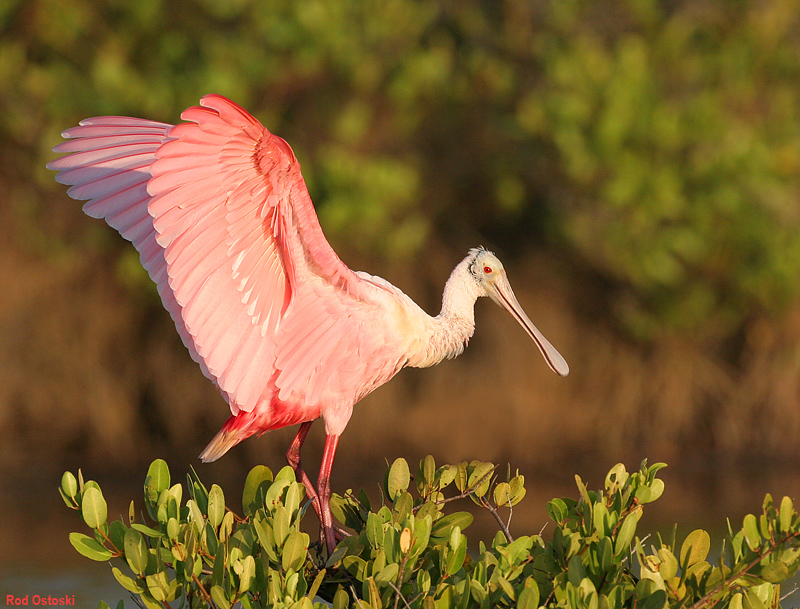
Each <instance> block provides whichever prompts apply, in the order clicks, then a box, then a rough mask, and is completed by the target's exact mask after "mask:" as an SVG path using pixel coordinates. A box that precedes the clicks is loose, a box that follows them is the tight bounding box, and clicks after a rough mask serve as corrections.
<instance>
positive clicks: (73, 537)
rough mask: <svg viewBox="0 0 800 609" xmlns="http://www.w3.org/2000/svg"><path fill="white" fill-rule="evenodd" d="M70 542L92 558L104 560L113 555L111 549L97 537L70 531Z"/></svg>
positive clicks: (81, 552)
mask: <svg viewBox="0 0 800 609" xmlns="http://www.w3.org/2000/svg"><path fill="white" fill-rule="evenodd" d="M69 542H70V543H71V544H72V547H73V548H75V549H76V550H77V551H78V552H79V553H80V554H82V555H83V556H85V557H86V558H90V559H91V560H96V561H98V562H104V561H106V560H108V559H109V558H111V557H112V556H113V553H112V552H111V550H108V549H107V548H104V547H103V546H101V545H100V544H99V543H98V541H97V540H96V539H92V538H91V537H89V536H88V535H84V534H83V533H70V534H69Z"/></svg>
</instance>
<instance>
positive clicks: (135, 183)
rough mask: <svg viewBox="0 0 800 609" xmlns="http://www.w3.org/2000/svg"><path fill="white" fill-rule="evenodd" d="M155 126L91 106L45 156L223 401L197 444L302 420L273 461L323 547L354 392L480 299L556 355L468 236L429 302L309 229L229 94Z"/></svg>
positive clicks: (449, 344) (441, 334) (469, 327)
mask: <svg viewBox="0 0 800 609" xmlns="http://www.w3.org/2000/svg"><path fill="white" fill-rule="evenodd" d="M181 118H182V119H183V120H184V121H186V122H183V123H181V124H179V125H168V124H165V123H159V122H155V121H150V120H144V119H138V118H127V117H116V116H103V117H99V118H90V119H86V120H84V121H81V123H80V125H79V126H78V127H74V128H72V129H68V130H67V131H65V132H64V133H63V136H64V137H65V138H67V140H68V141H66V142H64V143H62V144H59V145H58V146H56V147H55V149H54V151H55V152H66V153H69V154H67V155H66V156H62V157H60V158H58V159H57V160H54V161H52V162H51V163H49V164H48V168H50V169H53V170H56V171H58V172H59V173H58V175H57V176H56V180H57V181H58V182H60V183H62V184H69V185H71V188H70V189H69V190H68V193H69V195H70V196H71V197H72V198H74V199H82V200H87V201H88V202H87V203H86V204H85V205H84V207H83V210H84V211H85V212H86V213H87V214H88V215H89V216H92V217H93V218H103V219H104V220H105V221H106V222H107V223H108V224H109V225H110V226H111V227H113V228H115V229H116V230H117V231H119V233H120V234H121V235H122V236H123V237H124V238H126V239H128V240H129V241H132V242H133V245H134V247H135V248H136V249H137V250H138V252H139V255H140V259H141V262H142V264H143V265H144V268H145V269H146V270H147V272H148V273H149V274H150V277H151V278H152V279H153V281H154V282H155V283H156V285H157V286H158V292H159V294H160V295H161V299H162V301H163V303H164V306H165V307H166V309H167V310H168V311H169V313H170V315H171V316H172V319H173V321H174V322H175V326H176V327H177V329H178V333H179V334H180V336H181V339H183V343H184V345H186V347H187V348H188V350H189V353H190V354H191V356H192V359H194V360H195V361H196V362H197V363H198V364H199V365H200V368H201V369H202V371H203V374H205V375H206V376H207V377H208V378H209V379H211V380H212V381H213V382H214V383H215V384H216V385H217V387H218V388H219V390H220V392H221V393H222V395H223V397H224V398H225V400H226V401H227V402H228V404H229V405H230V409H231V417H230V418H229V419H228V421H227V422H226V423H225V425H224V426H223V427H222V430H221V431H220V432H219V433H218V434H217V435H216V436H215V437H214V439H213V440H211V442H210V443H209V445H208V446H207V447H206V448H205V450H204V451H203V452H202V454H201V455H200V458H201V459H202V460H203V461H214V460H216V459H219V458H220V457H221V456H222V455H223V454H225V453H226V452H227V451H228V450H229V449H230V448H231V447H232V446H234V445H236V444H238V443H239V442H241V441H242V440H244V439H245V438H248V437H249V436H252V435H253V434H261V433H263V432H265V431H269V430H271V429H278V428H281V427H285V426H288V425H296V424H298V423H299V424H300V429H299V431H298V432H297V436H296V437H295V439H294V441H293V442H292V444H291V446H290V448H289V450H288V452H287V454H286V458H287V460H288V462H289V463H290V464H291V465H292V467H293V468H294V469H295V472H296V473H297V476H298V478H299V479H300V480H301V481H302V483H303V484H304V486H305V487H306V489H307V492H308V495H309V497H310V498H311V500H312V503H313V505H314V508H315V510H316V512H317V514H318V515H319V518H320V523H321V525H322V531H323V536H324V539H325V543H326V545H327V548H328V551H329V552H332V551H333V549H334V547H335V545H336V535H337V534H338V532H337V531H336V530H335V529H334V525H333V519H332V516H331V511H330V505H329V500H330V496H331V487H330V472H331V467H332V465H333V458H334V454H335V452H336V446H337V444H338V442H339V436H340V435H341V433H342V432H343V431H344V428H345V426H346V425H347V422H348V420H349V419H350V415H351V413H352V410H353V405H354V404H355V403H356V402H358V401H359V400H360V399H361V398H363V397H364V396H365V395H367V394H368V393H369V392H370V391H372V390H373V389H375V388H376V387H378V386H380V385H382V384H383V383H385V382H386V381H388V380H389V379H390V378H391V377H393V376H394V375H395V374H396V373H397V372H398V371H399V370H400V369H401V368H403V367H404V366H415V367H420V368H422V367H427V366H432V365H434V364H437V363H438V362H440V361H442V360H443V359H445V358H452V357H455V356H456V355H458V354H460V353H461V352H462V351H463V350H464V347H465V345H466V343H467V340H468V339H469V338H470V336H472V333H473V331H474V329H475V322H474V312H473V308H474V304H475V301H476V299H477V298H478V297H480V296H489V297H490V298H491V299H492V300H494V301H495V302H496V303H497V304H499V305H501V306H502V307H505V308H506V309H507V310H508V311H509V312H510V313H511V314H512V315H513V316H514V318H515V319H516V320H517V321H518V322H519V323H520V324H521V325H522V327H523V328H524V329H525V331H526V332H527V333H528V334H529V335H530V337H531V338H532V339H533V340H534V341H535V342H536V344H537V346H538V347H539V349H540V350H541V352H542V355H544V358H545V360H546V361H547V363H548V365H549V366H550V367H551V368H552V369H553V370H554V371H555V372H557V373H558V374H560V375H562V376H566V374H567V373H568V372H569V367H568V366H567V363H566V361H564V358H563V357H561V355H560V354H559V353H558V352H557V351H556V350H555V349H554V348H553V346H552V345H551V344H550V343H549V342H548V341H547V340H546V339H545V338H544V336H542V335H541V333H540V332H539V331H538V330H537V329H536V327H535V326H534V325H533V323H532V322H531V321H530V319H528V317H527V315H525V313H524V312H523V310H522V308H521V307H520V305H519V303H518V302H517V299H516V297H515V296H514V292H513V291H512V290H511V285H510V284H509V282H508V278H507V277H506V272H505V270H504V269H503V265H502V264H501V263H500V261H499V260H498V259H497V258H496V257H495V256H494V254H492V253H491V252H488V251H486V250H484V249H483V248H477V249H472V250H470V251H469V254H468V255H467V257H466V258H464V260H462V261H461V262H460V263H459V264H458V265H457V266H456V267H455V270H453V272H452V274H451V275H450V278H449V279H448V281H447V284H446V285H445V288H444V296H443V298H442V310H441V312H440V313H439V315H437V316H436V317H431V316H429V315H427V314H426V313H425V312H424V311H423V310H422V309H421V308H420V307H418V306H417V305H416V304H415V303H414V302H413V301H412V300H411V299H410V298H409V297H408V296H406V295H405V294H404V293H403V292H401V291H400V290H399V289H397V288H396V287H395V286H393V285H392V284H390V283H389V282H388V281H386V280H384V279H381V278H380V277H375V276H372V275H368V274H367V273H363V272H354V271H351V270H350V269H349V268H347V266H345V264H344V263H343V262H342V261H341V260H340V259H339V257H338V256H337V255H336V253H335V252H334V251H333V249H332V248H331V247H330V245H329V244H328V242H327V241H326V240H325V237H324V235H323V233H322V229H321V228H320V225H319V222H318V220H317V216H316V214H315V212H314V207H313V205H312V203H311V199H310V197H309V194H308V191H307V189H306V185H305V183H304V181H303V177H302V175H301V173H300V165H299V164H298V162H297V159H296V158H295V156H294V153H293V152H292V150H291V148H290V147H289V145H288V144H287V143H286V142H285V141H284V140H282V139H281V138H279V137H277V136H275V135H273V134H271V133H270V132H269V131H267V130H266V129H265V128H264V127H263V126H262V125H261V124H260V123H259V122H258V121H257V120H256V119H255V118H253V117H252V116H251V115H250V114H248V113H247V112H245V111H244V110H243V109H242V108H240V107H239V106H237V105H236V104H234V103H233V102H231V101H229V100H227V99H225V98H223V97H220V96H218V95H208V96H206V97H204V98H203V99H202V100H200V106H197V107H192V108H189V109H188V110H186V111H184V112H183V114H181ZM319 417H322V419H323V420H324V421H325V431H326V434H327V438H326V441H325V449H324V453H323V458H322V465H321V467H320V472H319V479H318V482H317V486H316V488H315V487H314V485H313V484H312V483H311V481H310V480H309V478H308V476H307V475H306V474H305V472H304V471H303V469H302V467H301V465H300V449H301V447H302V445H303V442H304V440H305V438H306V435H307V434H308V431H309V428H310V426H311V423H312V422H313V421H314V420H315V419H317V418H319Z"/></svg>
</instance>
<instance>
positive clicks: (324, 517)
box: [317, 436, 339, 556]
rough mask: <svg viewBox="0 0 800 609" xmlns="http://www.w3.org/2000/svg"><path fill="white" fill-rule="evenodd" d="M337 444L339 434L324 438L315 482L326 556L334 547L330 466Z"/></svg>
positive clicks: (334, 535) (334, 532)
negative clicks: (326, 551)
mask: <svg viewBox="0 0 800 609" xmlns="http://www.w3.org/2000/svg"><path fill="white" fill-rule="evenodd" d="M337 444H339V436H327V438H325V452H324V453H323V455H322V465H321V466H320V468H319V481H318V482H317V489H318V490H319V503H320V510H321V513H320V516H319V519H320V522H321V523H322V534H323V536H324V537H325V543H326V545H327V546H328V556H330V555H331V554H333V551H334V550H335V549H336V530H335V529H334V526H333V514H331V468H332V467H333V458H334V456H335V455H336V446H337Z"/></svg>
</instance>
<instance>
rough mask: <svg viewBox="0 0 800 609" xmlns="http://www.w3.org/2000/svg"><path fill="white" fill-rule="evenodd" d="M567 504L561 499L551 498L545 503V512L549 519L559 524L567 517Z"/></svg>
mask: <svg viewBox="0 0 800 609" xmlns="http://www.w3.org/2000/svg"><path fill="white" fill-rule="evenodd" d="M567 513H568V511H567V504H566V503H564V501H563V500H562V499H553V500H551V501H549V502H548V503H547V514H548V515H549V516H550V519H551V520H552V521H553V522H555V523H557V524H560V523H562V522H564V519H565V518H566V517H567Z"/></svg>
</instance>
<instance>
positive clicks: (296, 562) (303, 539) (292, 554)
mask: <svg viewBox="0 0 800 609" xmlns="http://www.w3.org/2000/svg"><path fill="white" fill-rule="evenodd" d="M308 542H309V538H308V534H307V533H301V532H300V531H292V532H291V533H290V534H289V536H288V537H287V538H286V542H285V543H284V544H283V556H282V557H281V564H282V565H283V568H284V569H285V570H286V571H288V570H289V569H292V570H294V571H299V570H300V567H302V566H303V564H304V563H305V561H306V555H307V553H308Z"/></svg>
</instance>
